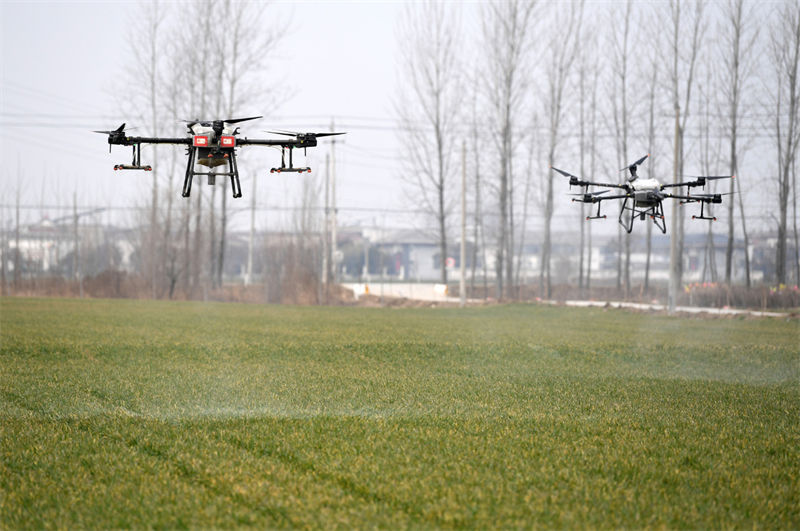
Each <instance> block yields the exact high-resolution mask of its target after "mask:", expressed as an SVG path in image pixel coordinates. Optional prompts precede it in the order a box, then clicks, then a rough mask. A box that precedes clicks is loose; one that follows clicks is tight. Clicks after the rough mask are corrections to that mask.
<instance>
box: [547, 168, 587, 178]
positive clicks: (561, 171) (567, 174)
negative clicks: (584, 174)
mask: <svg viewBox="0 0 800 531" xmlns="http://www.w3.org/2000/svg"><path fill="white" fill-rule="evenodd" d="M550 168H551V169H552V170H553V171H557V172H558V173H560V174H561V175H563V176H564V177H571V178H575V179H580V178H579V177H578V176H577V175H572V174H571V173H569V172H566V171H564V170H559V169H558V168H556V167H555V166H550Z"/></svg>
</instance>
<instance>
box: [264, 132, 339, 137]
mask: <svg viewBox="0 0 800 531" xmlns="http://www.w3.org/2000/svg"><path fill="white" fill-rule="evenodd" d="M264 132H265V133H270V134H273V135H283V136H294V137H297V138H320V137H323V136H335V135H344V134H346V133H295V132H294V131H264Z"/></svg>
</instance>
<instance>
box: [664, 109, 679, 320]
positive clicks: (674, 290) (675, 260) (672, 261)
mask: <svg viewBox="0 0 800 531" xmlns="http://www.w3.org/2000/svg"><path fill="white" fill-rule="evenodd" d="M680 116H681V108H680V106H678V105H676V106H675V153H674V157H675V160H674V163H673V166H672V182H673V184H677V183H678V157H679V154H680V145H679V142H680ZM672 204H673V208H672V220H670V232H671V234H670V235H669V291H668V293H667V311H668V312H669V313H675V306H676V305H677V300H678V283H679V282H680V278H681V269H680V266H681V263H680V262H681V259H682V257H681V256H680V250H679V249H678V215H679V209H678V204H677V202H675V201H673V202H672Z"/></svg>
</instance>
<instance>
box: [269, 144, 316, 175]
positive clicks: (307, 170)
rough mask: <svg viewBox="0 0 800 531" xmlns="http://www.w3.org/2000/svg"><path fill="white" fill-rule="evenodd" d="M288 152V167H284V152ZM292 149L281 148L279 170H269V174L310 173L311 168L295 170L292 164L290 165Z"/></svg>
mask: <svg viewBox="0 0 800 531" xmlns="http://www.w3.org/2000/svg"><path fill="white" fill-rule="evenodd" d="M287 149H288V150H289V165H288V166H287V165H286V150H287ZM292 149H293V148H292V147H291V146H289V147H286V146H281V166H280V168H272V169H270V170H269V172H270V173H283V172H295V173H311V168H308V167H305V168H295V167H294V164H293V163H292Z"/></svg>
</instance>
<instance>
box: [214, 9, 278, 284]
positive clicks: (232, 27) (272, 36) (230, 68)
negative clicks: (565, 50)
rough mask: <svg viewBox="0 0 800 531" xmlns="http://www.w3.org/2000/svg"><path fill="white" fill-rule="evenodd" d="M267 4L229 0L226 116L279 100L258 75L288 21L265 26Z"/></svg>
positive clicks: (223, 219)
mask: <svg viewBox="0 0 800 531" xmlns="http://www.w3.org/2000/svg"><path fill="white" fill-rule="evenodd" d="M266 8H267V4H256V3H250V2H233V1H231V0H225V1H224V4H223V6H222V15H223V17H224V19H225V20H227V21H228V24H226V25H223V26H219V28H218V29H219V30H221V34H222V37H223V38H222V39H221V44H220V47H219V53H221V54H222V56H223V57H224V58H225V60H224V61H223V67H222V70H221V72H222V75H221V77H220V79H219V85H220V87H219V88H220V94H223V92H224V97H225V100H226V101H224V102H222V103H221V104H220V111H221V112H223V114H224V115H225V117H226V118H230V117H234V116H237V115H238V113H239V112H240V109H241V108H243V107H245V106H247V105H248V104H252V103H253V102H256V101H257V102H259V104H260V105H265V104H267V105H271V106H274V105H275V104H276V102H277V101H278V100H279V94H278V91H277V89H276V87H275V85H273V84H271V83H264V82H263V80H261V82H259V80H258V77H257V74H258V73H260V72H262V71H264V70H266V69H267V62H268V61H269V60H270V59H271V58H272V57H273V56H274V54H275V51H276V49H277V48H278V46H279V45H280V42H281V37H282V35H283V33H282V31H280V28H284V27H286V24H287V23H286V22H285V21H284V22H281V23H280V24H275V25H271V26H270V27H268V28H265V27H264V25H263V24H262V23H261V21H262V20H263V19H264V15H265V12H266ZM227 188H228V181H227V180H223V182H222V205H221V214H220V223H219V224H220V239H219V251H218V258H217V260H216V265H217V271H216V279H217V280H216V284H217V286H221V285H222V275H223V270H224V267H225V251H226V245H227V228H228V193H227Z"/></svg>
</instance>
